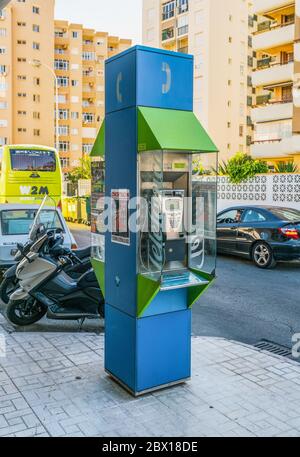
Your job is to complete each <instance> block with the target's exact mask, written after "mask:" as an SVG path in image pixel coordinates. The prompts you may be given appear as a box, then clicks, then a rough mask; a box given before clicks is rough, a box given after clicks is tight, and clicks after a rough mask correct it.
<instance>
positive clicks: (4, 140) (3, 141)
mask: <svg viewBox="0 0 300 457" xmlns="http://www.w3.org/2000/svg"><path fill="white" fill-rule="evenodd" d="M7 141H8V140H7V138H6V137H0V146H4V145H5V144H7Z"/></svg>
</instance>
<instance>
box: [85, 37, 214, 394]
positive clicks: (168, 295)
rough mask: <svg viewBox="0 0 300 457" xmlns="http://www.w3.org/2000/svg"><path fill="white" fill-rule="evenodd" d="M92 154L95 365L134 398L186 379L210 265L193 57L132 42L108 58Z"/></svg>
mask: <svg viewBox="0 0 300 457" xmlns="http://www.w3.org/2000/svg"><path fill="white" fill-rule="evenodd" d="M91 155H92V174H93V184H92V249H93V260H92V262H93V266H94V269H95V272H96V275H97V278H98V280H99V283H100V286H101V288H102V290H103V292H104V296H105V303H106V305H105V321H106V325H105V370H106V372H107V373H108V374H109V375H110V376H111V377H112V378H113V379H114V380H116V381H117V382H118V383H120V384H121V385H122V386H123V387H124V388H125V389H127V390H128V391H129V392H131V393H132V394H133V395H135V396H138V395H141V394H144V393H147V392H150V391H153V390H157V389H161V388H164V387H167V386H172V385H174V384H178V383H182V382H185V381H186V380H188V379H189V378H190V377H191V315H192V312H191V309H192V306H193V304H194V303H195V302H196V301H197V300H198V298H199V297H200V295H201V294H202V293H203V292H204V291H205V290H206V289H207V288H208V287H209V285H210V284H211V283H212V281H213V280H214V276H215V262H216V176H215V175H214V174H213V171H212V170H213V169H216V161H217V148H216V146H215V145H214V143H213V142H212V140H211V139H210V137H209V136H208V134H207V133H206V131H205V130H204V128H203V127H202V126H201V124H200V123H199V121H198V120H197V118H196V116H195V115H194V114H193V57H192V56H190V55H186V54H180V53H173V52H168V51H162V50H158V49H152V48H147V47H143V46H136V47H133V48H131V49H129V50H127V51H125V52H123V53H121V54H119V55H117V56H115V57H112V58H111V59H109V60H108V61H107V62H106V117H105V121H104V122H103V124H102V127H101V129H100V131H99V134H98V138H97V140H96V142H95V145H94V148H93V151H92V154H91ZM108 201H110V202H111V203H107V202H108ZM137 202H138V203H137ZM109 205H111V208H113V209H111V211H108V212H107V209H108V208H107V206H109ZM107 214H110V216H109V217H108V218H110V219H111V220H110V222H111V224H110V226H111V230H107V229H105V228H104V227H105V223H104V219H105V217H107ZM105 215H106V216H105Z"/></svg>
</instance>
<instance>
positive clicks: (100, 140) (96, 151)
mask: <svg viewBox="0 0 300 457" xmlns="http://www.w3.org/2000/svg"><path fill="white" fill-rule="evenodd" d="M104 155H105V120H104V121H103V122H102V125H101V127H100V130H99V132H98V135H97V138H96V141H95V143H94V146H93V149H92V151H91V154H90V157H104Z"/></svg>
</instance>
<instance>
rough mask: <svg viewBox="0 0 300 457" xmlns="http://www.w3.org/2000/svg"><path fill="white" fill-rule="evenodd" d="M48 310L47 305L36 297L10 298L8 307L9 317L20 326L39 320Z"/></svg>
mask: <svg viewBox="0 0 300 457" xmlns="http://www.w3.org/2000/svg"><path fill="white" fill-rule="evenodd" d="M46 312H47V307H46V306H44V305H42V304H41V303H39V302H38V301H37V300H35V299H34V298H29V299H27V300H16V301H13V300H10V301H9V303H8V305H7V309H6V317H7V319H8V320H9V321H10V322H11V323H12V324H15V325H18V326H22V327H25V326H28V325H32V324H34V323H35V322H38V321H39V320H40V319H42V317H44V315H45V314H46Z"/></svg>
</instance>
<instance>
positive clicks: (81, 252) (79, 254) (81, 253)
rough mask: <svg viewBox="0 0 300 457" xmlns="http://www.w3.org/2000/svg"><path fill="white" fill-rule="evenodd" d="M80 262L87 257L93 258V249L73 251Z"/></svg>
mask: <svg viewBox="0 0 300 457" xmlns="http://www.w3.org/2000/svg"><path fill="white" fill-rule="evenodd" d="M72 252H73V253H74V254H75V255H76V256H77V257H78V258H79V259H80V260H82V259H85V258H86V257H91V247H90V246H88V247H87V248H84V249H76V250H74V251H72Z"/></svg>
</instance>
